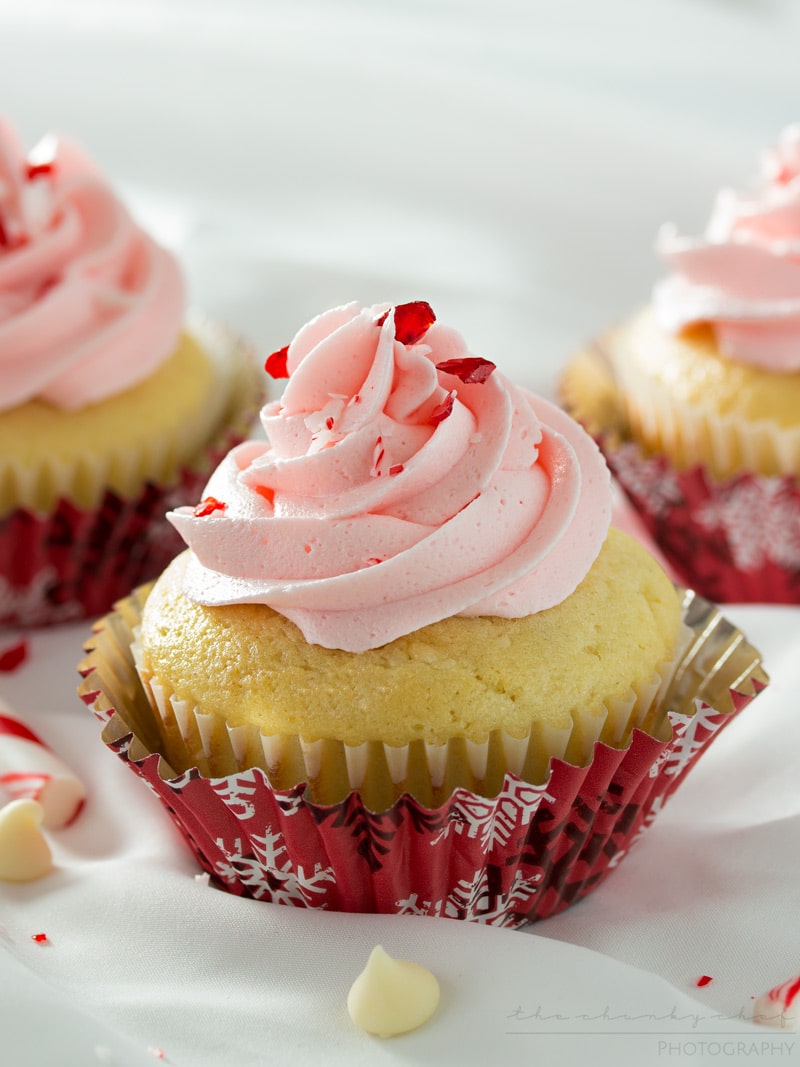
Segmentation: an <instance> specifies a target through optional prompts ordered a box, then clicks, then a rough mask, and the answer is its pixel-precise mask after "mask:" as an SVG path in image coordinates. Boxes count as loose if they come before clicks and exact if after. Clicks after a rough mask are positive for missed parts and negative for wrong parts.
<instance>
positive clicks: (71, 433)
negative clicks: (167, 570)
mask: <svg viewBox="0 0 800 1067" xmlns="http://www.w3.org/2000/svg"><path fill="white" fill-rule="evenodd" d="M0 375H2V385H3V387H2V390H0V623H6V624H12V623H15V624H38V623H44V622H54V621H59V620H64V619H68V618H72V617H76V616H80V615H82V614H99V613H100V612H102V611H105V610H107V609H108V607H109V606H110V605H111V603H112V602H113V601H114V599H116V598H117V597H118V596H120V595H122V594H123V593H125V592H128V591H129V590H130V588H131V586H132V584H135V583H137V582H140V581H142V580H144V579H145V578H147V577H151V576H153V575H154V574H157V573H158V572H159V571H160V570H161V569H162V568H163V566H164V565H165V563H166V562H167V561H168V560H169V559H170V558H171V557H172V556H173V555H174V554H175V552H176V551H177V550H178V548H179V547H180V545H179V542H178V541H177V540H176V538H175V537H174V535H173V532H172V530H171V528H170V527H169V525H168V524H167V523H166V521H165V519H164V512H165V511H166V510H167V508H168V507H170V506H173V505H174V504H175V503H176V502H180V501H181V500H190V499H192V498H193V497H194V496H196V493H197V492H198V489H199V487H200V486H201V485H202V484H203V482H204V481H205V479H206V478H207V477H208V473H209V472H210V470H212V469H213V466H214V465H215V463H216V462H218V460H219V458H220V456H221V455H222V454H224V452H225V451H226V450H227V447H228V446H229V445H230V444H231V443H232V442H233V441H234V440H236V439H239V440H241V438H242V436H243V435H244V433H245V432H246V430H247V428H248V425H249V420H250V417H251V414H252V413H253V412H254V410H256V409H257V398H258V396H259V393H260V383H259V379H258V375H257V371H256V368H255V367H254V365H253V361H252V357H251V354H250V353H249V352H248V351H247V349H246V347H245V346H244V345H243V344H242V343H241V342H239V341H238V340H237V339H234V338H232V337H231V336H229V335H228V334H227V333H226V332H225V331H223V330H222V329H221V328H220V327H216V326H214V325H212V324H211V323H208V322H205V321H203V320H201V319H200V318H196V319H195V320H194V321H191V322H187V321H185V293H184V285H183V280H182V277H181V273H180V270H179V268H178V265H177V263H176V262H175V259H174V258H173V256H172V255H171V254H169V253H168V252H167V251H166V250H165V249H163V248H161V247H160V246H159V245H157V244H156V243H155V242H154V241H153V240H152V239H151V238H150V237H148V236H147V234H145V233H144V232H143V231H142V230H141V229H140V228H139V227H138V226H137V225H136V224H135V223H134V221H133V219H132V218H131V217H130V215H129V214H128V212H127V211H126V209H125V208H124V207H123V205H122V204H121V203H120V202H119V201H118V200H117V198H116V197H115V195H114V193H113V192H112V191H111V189H110V188H109V187H108V185H107V183H106V182H105V180H104V178H103V177H102V175H101V174H100V173H99V172H98V171H97V169H96V168H95V166H94V165H93V164H92V163H91V161H90V160H89V159H88V158H87V157H86V156H85V155H84V153H83V152H82V151H81V149H80V148H78V147H77V146H76V145H75V144H73V143H72V142H70V141H69V140H65V139H58V140H57V139H55V138H52V137H51V138H47V139H45V140H44V141H43V142H42V143H41V144H39V145H38V146H37V147H36V148H35V149H34V150H33V151H32V152H31V153H30V155H28V156H26V155H25V154H24V152H23V150H22V148H21V146H20V144H19V142H18V140H17V138H16V136H15V134H14V132H13V131H12V130H11V129H10V127H9V126H8V125H6V124H5V123H2V122H0ZM229 430H230V432H229Z"/></svg>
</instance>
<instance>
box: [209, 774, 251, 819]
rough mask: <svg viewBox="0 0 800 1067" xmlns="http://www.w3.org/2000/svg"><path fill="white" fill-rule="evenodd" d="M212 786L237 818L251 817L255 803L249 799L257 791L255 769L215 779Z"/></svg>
mask: <svg viewBox="0 0 800 1067" xmlns="http://www.w3.org/2000/svg"><path fill="white" fill-rule="evenodd" d="M211 788H212V789H213V790H214V792H215V793H216V794H217V796H218V797H220V799H221V800H222V801H223V802H224V804H225V807H226V808H228V810H229V811H230V812H232V814H234V815H235V816H236V818H237V819H242V820H244V819H251V818H252V817H253V815H255V811H256V808H255V804H253V802H252V801H251V800H250V799H249V798H250V797H252V796H253V795H254V793H255V791H256V782H255V771H254V770H253V769H252V768H251V769H250V770H247V771H242V772H241V773H239V774H232V775H230V777H228V778H219V779H214V780H212V782H211Z"/></svg>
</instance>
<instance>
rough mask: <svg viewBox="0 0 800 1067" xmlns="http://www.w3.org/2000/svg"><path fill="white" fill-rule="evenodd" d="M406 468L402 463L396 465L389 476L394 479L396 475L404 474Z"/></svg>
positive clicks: (391, 468)
mask: <svg viewBox="0 0 800 1067" xmlns="http://www.w3.org/2000/svg"><path fill="white" fill-rule="evenodd" d="M404 470H405V468H404V467H403V464H402V463H395V464H394V466H392V467H390V468H389V474H391V475H392V477H394V475H395V474H402V473H403V471H404Z"/></svg>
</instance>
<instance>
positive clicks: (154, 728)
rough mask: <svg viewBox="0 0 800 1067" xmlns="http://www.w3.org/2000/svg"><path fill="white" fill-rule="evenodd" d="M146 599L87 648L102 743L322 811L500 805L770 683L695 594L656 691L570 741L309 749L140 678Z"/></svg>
mask: <svg viewBox="0 0 800 1067" xmlns="http://www.w3.org/2000/svg"><path fill="white" fill-rule="evenodd" d="M150 588H151V587H150V586H147V587H143V588H141V589H139V590H137V591H136V592H135V593H134V594H133V596H132V597H130V598H128V599H126V600H124V601H122V602H121V603H120V604H118V605H117V610H116V611H115V612H114V613H113V614H112V615H110V616H108V617H107V618H106V619H104V620H102V621H101V623H100V624H99V627H98V630H97V633H96V635H95V637H94V639H93V641H92V642H91V644H90V645H87V646H86V648H87V653H88V655H87V658H86V659H85V660H84V661H83V663H82V664H81V667H80V670H81V673H82V674H84V675H86V676H87V681H86V682H85V683H84V685H83V686H82V687H81V691H82V694H83V695H84V699H85V694H86V693H87V692H88V691H89V690H92V689H94V688H97V689H98V694H97V696H96V698H95V701H94V703H95V710H96V711H97V712H98V713H99V714H100V715H101V717H102V716H103V714H104V713H105V712H107V711H109V709H112V708H113V709H114V712H115V713H114V715H113V716H112V718H111V721H110V722H109V724H108V726H107V727H106V733H105V734H104V740H106V741H107V742H108V741H109V740H111V738H112V737H113V736H114V735H116V736H122V734H124V733H125V732H130V731H132V732H133V735H134V738H135V744H136V752H137V753H138V755H137V756H134V755H131V759H135V758H139V757H140V756H144V755H145V754H146V753H148V752H158V753H160V754H161V756H162V757H163V759H162V763H163V768H162V769H161V770H160V773H161V774H163V775H166V776H172V775H175V774H182V773H185V772H186V771H188V770H189V769H191V768H197V770H198V771H199V773H200V774H201V775H202V776H204V777H208V778H219V777H222V776H226V775H234V774H237V773H238V772H241V771H243V770H246V769H248V768H252V767H258V768H261V769H262V770H263V771H264V772H265V774H266V776H267V780H268V782H269V784H270V785H271V786H272V788H274V789H275V790H285V789H289V788H291V787H293V786H295V785H297V784H298V783H300V782H305V783H307V788H308V791H309V796H310V798H311V800H312V801H313V802H315V803H320V804H333V803H338V802H340V801H341V800H342V799H343V798H344V797H345V796H346V795H347V794H348V793H350V792H351V791H352V790H357V791H358V792H359V794H360V796H361V798H362V800H363V802H364V804H365V805H366V806H367V807H368V808H370V809H371V810H375V811H380V810H385V809H386V808H388V807H389V806H391V805H392V804H393V803H394V802H395V801H396V800H397V798H398V797H400V796H402V795H403V794H405V793H410V794H411V795H412V796H414V797H415V798H416V800H418V801H419V802H420V803H421V804H423V805H425V806H428V807H436V806H437V805H439V804H441V803H442V802H443V801H444V800H445V799H446V798H447V797H448V796H450V794H451V793H452V792H453V790H454V789H455V788H458V787H463V788H466V789H468V790H470V791H471V792H473V793H475V794H478V795H481V796H487V797H489V796H494V795H496V794H497V793H498V792H499V791H500V789H501V787H502V784H503V781H504V778H505V776H506V775H507V774H509V773H511V774H514V775H517V776H519V777H520V778H521V779H522V780H523V781H526V782H530V783H532V784H540V783H543V782H545V781H546V780H547V777H548V773H549V768H550V763H551V760H552V759H562V760H564V761H565V762H568V763H570V764H571V765H574V766H578V767H581V766H586V765H588V764H589V763H590V762H591V760H592V758H593V755H594V751H595V745H596V744H598V743H600V744H604V745H608V746H610V747H612V748H618V749H625V748H627V746H628V745H629V744H630V741H631V737H632V735H633V732H634V730H636V729H639V730H642V731H643V732H646V733H649V734H651V735H652V736H654V737H656V738H658V739H659V740H660V741H667V740H669V737H670V734H671V727H670V724H669V721H668V718H667V713H668V712H669V711H677V712H679V713H681V714H691V713H692V711H693V707H694V701H695V699H697V698H702V699H704V700H706V701H707V702H708V703H710V704H711V706H713V707H714V708H715V709H717V710H720V711H722V712H724V713H727V712H729V711H732V710H733V706H734V705H733V702H732V700H731V696H730V693H729V689H730V688H731V687H740V688H741V690H742V692H744V693H748V694H750V695H752V694H753V692H754V690H753V686H754V685H757V686H759V687H760V686H763V685H765V684H766V682H767V678H766V675H765V674H764V672H763V670H762V668H761V658H760V656H759V654H758V653H757V652H756V651H755V650H754V649H753V648H752V647H751V646H750V645H749V644H748V643H747V642H746V641H745V639H744V637H743V635H742V634H741V633H739V631H738V630H735V629H734V628H733V627H732V626H731V625H730V624H729V623H727V622H726V621H725V620H724V619H722V617H721V616H720V615H719V613H718V612H717V611H716V610H715V609H713V608H712V607H711V605H710V604H707V603H706V602H705V601H702V600H701V599H700V598H698V597H695V596H694V594H693V593H691V592H685V593H683V594H682V596H683V616H684V625H683V629H682V635H681V639H680V641H679V646H678V653H677V655H676V658H675V660H674V661H673V662H672V663H669V664H664V665H663V667H662V669H661V670H660V671H659V672H657V673H656V674H654V675H653V677H652V678H651V680H650V683H649V684H648V685H646V686H644V687H642V689H641V690H640V691H639V692H638V693H634V692H633V691H631V692H630V694H629V696H628V698H627V699H625V700H622V701H618V702H616V703H614V704H609V705H608V706H607V707H606V706H604V707H602V708H600V709H597V708H594V709H587V711H586V712H585V713H584V714H582V715H579V716H576V720H575V723H574V725H573V727H572V729H565V730H553V729H552V728H547V727H544V728H542V727H539V728H538V729H533V730H532V731H531V732H530V734H529V735H528V736H527V737H523V738H513V737H511V736H509V735H508V734H506V733H505V732H504V731H502V730H496V731H494V732H493V733H492V734H491V735H490V736H489V737H488V738H487V740H486V741H485V742H484V743H482V744H475V743H472V742H470V741H468V740H466V739H464V738H456V739H453V740H451V741H450V742H449V743H447V744H443V745H429V744H426V743H425V742H422V741H414V742H412V743H411V744H409V745H407V746H402V747H394V746H390V745H385V744H383V743H381V742H379V741H372V742H367V743H365V744H363V745H359V746H349V745H345V744H344V743H342V742H339V741H331V740H321V741H319V740H317V741H311V742H307V741H305V740H304V739H303V738H302V737H298V736H270V737H266V736H262V735H261V734H260V733H259V731H258V729H257V728H256V727H249V726H245V727H236V728H229V727H228V726H227V725H226V724H225V723H224V721H222V720H221V719H220V718H219V717H218V716H214V715H209V714H207V713H205V712H204V711H203V709H202V708H201V707H198V706H196V705H192V704H190V703H189V702H187V701H182V700H179V699H177V698H176V697H175V696H174V694H173V693H171V692H169V691H168V690H167V689H166V688H165V687H164V686H163V685H162V684H161V683H160V682H159V681H158V680H157V679H154V678H152V677H150V676H148V675H147V674H146V673H145V672H143V671H141V672H140V670H139V664H138V662H137V661H138V659H139V656H138V646H137V641H136V634H137V628H138V623H139V619H140V616H141V610H142V607H143V604H144V602H145V601H146V599H147V595H148V592H149V589H150Z"/></svg>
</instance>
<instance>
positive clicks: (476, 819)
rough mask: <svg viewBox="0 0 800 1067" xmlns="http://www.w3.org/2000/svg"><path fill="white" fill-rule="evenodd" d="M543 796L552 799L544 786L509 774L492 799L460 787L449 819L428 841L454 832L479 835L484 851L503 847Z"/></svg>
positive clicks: (533, 810)
mask: <svg viewBox="0 0 800 1067" xmlns="http://www.w3.org/2000/svg"><path fill="white" fill-rule="evenodd" d="M543 800H546V801H549V802H550V803H552V802H553V797H552V796H551V795H550V794H549V793H548V792H547V789H546V787H545V786H534V785H529V784H528V783H526V782H523V781H521V780H520V779H516V778H510V779H509V780H508V785H507V788H506V789H504V790H503V792H502V793H500V794H499V795H498V796H497V797H496V798H494V799H487V798H486V797H481V796H477V795H476V794H474V793H468V792H466V791H465V790H459V791H458V792H457V793H456V795H455V803H454V804H453V807H452V809H451V811H450V817H449V819H448V820H447V822H446V823H445V825H444V826H443V827H442V829H441V830H440V831H439V833H438V834H437V835H436V837H435V838H433V840H432V841H431V844H434V845H435V844H437V843H438V842H439V841H440V840H444V839H446V838H447V837H449V836H450V834H451V833H453V834H463V835H464V836H465V837H468V838H475V837H479V838H480V841H481V847H482V849H483V851H484V852H490V851H491V850H492V849H493V848H495V847H500V848H504V847H505V846H506V845H507V844H508V842H509V841H510V840H511V837H512V835H513V833H514V831H515V830H524V829H525V827H526V826H527V825H528V824H529V823H530V821H531V819H532V818H533V816H534V815H535V814H536V811H537V810H538V808H539V805H540V804H541V803H542V801H543Z"/></svg>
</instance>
